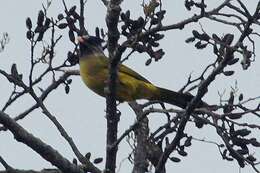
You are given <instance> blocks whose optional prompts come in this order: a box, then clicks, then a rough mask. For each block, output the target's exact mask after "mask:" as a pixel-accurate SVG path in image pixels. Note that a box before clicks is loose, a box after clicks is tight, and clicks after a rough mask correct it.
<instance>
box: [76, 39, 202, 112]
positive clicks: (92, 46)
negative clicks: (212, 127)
mask: <svg viewBox="0 0 260 173" xmlns="http://www.w3.org/2000/svg"><path fill="white" fill-rule="evenodd" d="M77 40H78V44H79V66H80V76H81V78H82V80H83V82H84V83H85V85H86V86H87V87H88V88H89V89H90V90H92V91H94V92H95V93H96V94H98V95H100V96H102V97H106V92H105V88H106V86H107V81H108V76H109V68H108V65H109V59H108V57H107V56H106V55H105V53H104V51H103V47H102V43H103V42H104V40H103V39H101V38H100V37H97V36H91V35H84V36H78V38H77ZM193 98H194V96H193V95H191V94H189V93H179V92H175V91H172V90H169V89H165V88H161V87H158V86H155V85H154V84H152V83H151V82H150V81H149V80H147V79H146V78H145V77H143V76H142V75H140V74H139V73H137V72H136V71H134V70H132V69H131V68H129V67H127V66H126V65H124V64H122V63H119V64H118V78H117V81H116V100H118V101H119V102H131V101H136V100H140V99H146V100H149V101H159V102H163V103H168V104H171V105H174V106H177V107H180V108H182V109H185V108H186V106H187V105H188V103H189V102H190V101H191V100H192V99H193ZM203 106H205V103H204V102H202V101H200V102H199V103H198V105H197V107H203Z"/></svg>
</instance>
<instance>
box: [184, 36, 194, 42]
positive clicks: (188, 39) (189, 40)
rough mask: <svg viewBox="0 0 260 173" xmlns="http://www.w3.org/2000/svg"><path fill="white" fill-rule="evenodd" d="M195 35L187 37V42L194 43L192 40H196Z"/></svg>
mask: <svg viewBox="0 0 260 173" xmlns="http://www.w3.org/2000/svg"><path fill="white" fill-rule="evenodd" d="M195 39H196V38H195V37H189V38H187V39H186V40H185V42H186V43H192V42H194V41H195Z"/></svg>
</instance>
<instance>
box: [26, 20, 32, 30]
mask: <svg viewBox="0 0 260 173" xmlns="http://www.w3.org/2000/svg"><path fill="white" fill-rule="evenodd" d="M26 27H27V28H28V29H29V30H31V29H32V20H31V18H30V17H27V19H26Z"/></svg>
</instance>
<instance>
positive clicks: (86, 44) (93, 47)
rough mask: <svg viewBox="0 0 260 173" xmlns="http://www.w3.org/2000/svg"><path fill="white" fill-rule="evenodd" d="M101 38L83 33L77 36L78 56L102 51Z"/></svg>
mask: <svg viewBox="0 0 260 173" xmlns="http://www.w3.org/2000/svg"><path fill="white" fill-rule="evenodd" d="M103 42H104V40H103V39H101V38H99V37H94V36H89V35H84V36H79V37H78V43H79V50H80V57H82V56H85V55H89V54H95V53H103V49H102V45H101V44H102V43H103Z"/></svg>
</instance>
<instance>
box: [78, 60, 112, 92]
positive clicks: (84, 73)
mask: <svg viewBox="0 0 260 173" xmlns="http://www.w3.org/2000/svg"><path fill="white" fill-rule="evenodd" d="M79 65H80V76H81V78H82V80H83V81H84V83H85V84H86V85H87V87H88V88H90V89H91V90H92V91H94V92H95V93H97V94H99V95H101V96H105V94H104V87H105V86H106V80H107V77H108V71H107V68H105V67H104V66H105V65H106V64H104V62H102V60H100V59H99V58H98V57H94V56H93V57H88V58H84V59H80V62H79Z"/></svg>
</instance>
